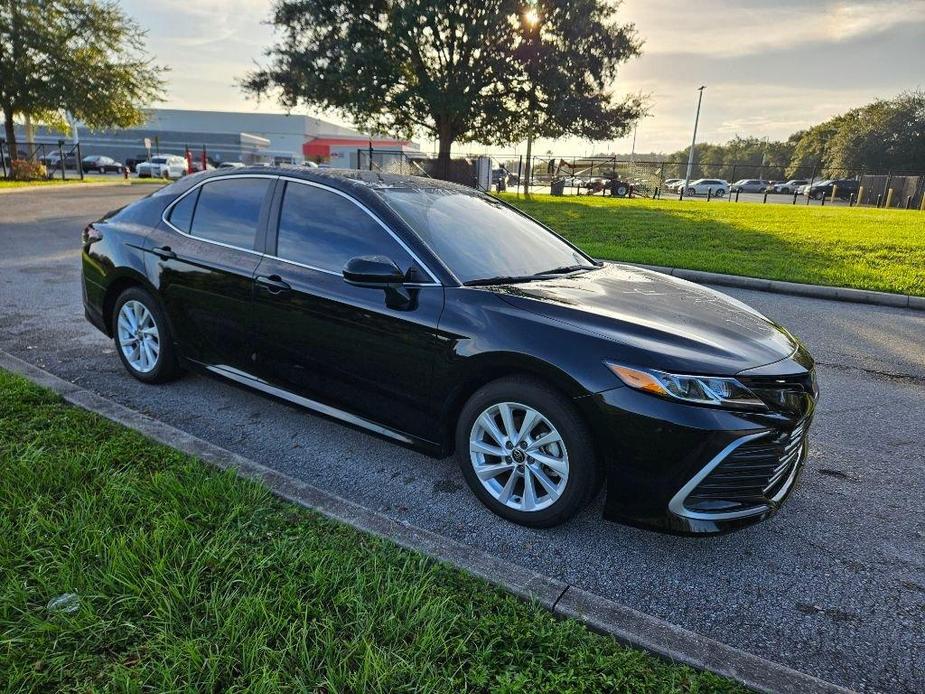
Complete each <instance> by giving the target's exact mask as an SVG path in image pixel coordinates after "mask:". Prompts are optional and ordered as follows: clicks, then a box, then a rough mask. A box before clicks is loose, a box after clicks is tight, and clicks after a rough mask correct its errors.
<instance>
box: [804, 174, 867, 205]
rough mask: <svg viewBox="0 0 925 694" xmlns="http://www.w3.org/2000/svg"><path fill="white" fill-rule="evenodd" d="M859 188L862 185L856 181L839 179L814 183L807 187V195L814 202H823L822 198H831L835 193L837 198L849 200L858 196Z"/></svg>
mask: <svg viewBox="0 0 925 694" xmlns="http://www.w3.org/2000/svg"><path fill="white" fill-rule="evenodd" d="M859 188H860V183H858V182H857V181H856V180H855V179H853V178H839V179H832V180H828V181H818V182H816V183H813V184H812V185H811V186H808V187H806V190H805V194H806V195H808V196H809V197H811V198H812V199H813V200H822V198H831V197H832V194H833V192H834V194H835V197H837V198H840V199H842V200H848V199H849V198H850V197H851V196H852V195H857V193H858V190H859Z"/></svg>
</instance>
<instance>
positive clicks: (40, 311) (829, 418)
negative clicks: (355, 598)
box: [0, 188, 925, 692]
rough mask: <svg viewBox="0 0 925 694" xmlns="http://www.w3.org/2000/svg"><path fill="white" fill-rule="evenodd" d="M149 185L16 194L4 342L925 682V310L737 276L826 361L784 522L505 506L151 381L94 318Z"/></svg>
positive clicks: (682, 610) (198, 425)
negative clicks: (648, 528)
mask: <svg viewBox="0 0 925 694" xmlns="http://www.w3.org/2000/svg"><path fill="white" fill-rule="evenodd" d="M140 194H143V192H141V191H139V190H137V189H128V190H126V189H125V188H92V189H85V190H80V191H77V190H44V191H40V192H28V193H16V194H12V195H3V196H0V240H2V244H3V252H2V253H0V349H4V350H6V351H9V352H11V353H13V354H15V355H17V356H19V357H21V358H23V359H26V360H27V361H30V362H32V363H34V364H37V365H39V366H42V367H44V368H46V369H48V370H50V371H52V372H53V373H55V374H57V375H59V376H62V377H64V378H67V379H70V380H72V381H74V382H76V383H79V384H81V385H82V386H83V387H85V388H88V389H90V390H93V391H96V392H98V393H101V394H103V395H106V396H108V397H111V398H114V399H115V400H118V401H119V402H121V403H123V404H125V405H128V406H130V407H133V408H135V409H138V410H141V411H143V412H145V413H147V414H149V415H152V416H155V417H159V418H161V419H163V420H164V421H167V422H169V423H170V424H172V425H173V426H176V427H179V428H181V429H184V430H186V431H189V432H191V433H193V434H195V435H197V436H200V437H202V438H205V439H207V440H209V441H212V442H214V443H216V444H218V445H221V446H225V447H226V448H229V449H232V450H234V451H236V452H239V453H241V454H243V455H246V456H249V457H251V458H253V459H255V460H257V461H259V462H261V463H263V464H264V465H269V466H272V467H275V468H278V469H280V470H282V471H284V472H286V473H288V474H291V475H294V476H297V477H299V478H302V479H304V480H306V481H308V482H310V483H312V484H314V485H317V486H319V487H321V488H324V489H326V490H328V491H331V492H333V493H336V494H339V495H341V496H344V497H347V498H350V499H352V500H354V501H356V502H359V503H361V504H363V505H365V506H367V507H370V508H375V509H378V510H381V511H383V512H385V513H388V514H390V515H392V516H394V517H395V518H399V519H401V520H403V521H407V522H410V523H413V524H416V525H418V526H421V527H425V528H428V529H430V530H433V531H436V532H439V533H444V534H446V535H449V536H452V537H453V538H455V539H457V540H459V541H462V542H464V543H468V544H470V545H472V546H473V547H477V548H479V549H482V550H485V551H488V552H494V553H496V554H498V555H499V556H502V557H506V558H508V559H510V560H512V561H514V562H517V563H519V564H521V565H524V566H528V567H531V568H533V569H536V570H538V571H541V572H544V573H546V574H549V575H552V576H555V577H558V578H560V579H562V580H565V581H567V582H569V583H572V584H573V585H577V586H580V587H582V588H585V589H588V590H591V591H594V592H597V593H599V594H601V595H604V596H606V597H608V598H612V599H614V600H616V601H618V602H621V603H623V604H625V605H628V606H630V607H633V608H636V609H638V610H642V611H644V612H647V613H649V614H652V615H656V616H658V617H661V618H664V619H667V620H670V621H672V622H674V623H676V624H679V625H681V626H684V627H687V628H689V629H693V630H695V631H697V632H700V633H702V634H705V635H708V636H710V637H712V638H715V639H719V640H721V641H724V642H726V643H728V644H731V645H733V646H737V647H739V648H742V649H745V650H747V651H750V652H752V653H755V654H757V655H760V656H763V657H765V658H768V659H770V660H774V661H777V662H780V663H784V664H786V665H789V666H791V667H794V668H797V669H799V670H803V671H804V672H808V673H810V674H813V675H816V676H818V677H822V678H824V679H827V680H830V681H832V682H836V683H839V684H842V685H846V686H849V687H852V688H856V689H861V690H871V691H884V692H904V691H905V692H911V691H919V692H921V691H925V647H923V639H925V513H923V502H922V500H923V498H925V443H923V435H925V313H920V312H919V313H917V312H913V311H907V310H902V309H886V308H875V307H866V306H857V305H852V304H843V303H834V302H827V301H820V300H813V299H802V298H796V297H788V296H781V295H772V294H763V293H759V292H749V291H744V290H736V291H732V292H730V293H731V294H734V295H735V296H737V297H738V298H740V299H743V300H745V301H748V302H750V303H751V304H753V305H754V306H756V307H757V308H759V309H760V310H762V311H763V312H765V313H766V314H767V315H769V316H771V317H772V318H775V319H777V320H779V321H781V322H782V323H784V324H785V325H787V326H789V327H790V328H791V330H793V331H794V332H795V333H796V334H797V335H799V336H801V337H802V338H803V339H804V340H805V341H806V342H807V343H808V345H809V347H810V348H811V350H812V352H813V353H814V354H815V356H816V357H817V359H818V361H819V365H820V366H819V380H820V383H821V388H822V400H821V402H820V405H819V410H818V416H817V418H816V424H815V431H814V433H813V436H812V446H813V447H812V453H811V455H810V458H809V462H808V469H807V471H806V474H804V476H803V479H802V483H801V485H800V486H799V488H798V489H797V490H796V492H795V493H794V494H793V495H792V496H791V498H790V500H789V502H788V503H787V505H786V506H785V508H784V510H783V511H782V512H781V513H780V514H779V515H778V516H777V517H776V518H774V519H773V520H771V521H770V522H767V523H764V524H761V525H759V526H756V527H753V528H750V529H747V530H745V531H742V532H739V533H736V534H733V535H727V536H723V537H718V538H709V539H687V538H677V537H669V536H662V535H657V534H654V533H650V532H645V531H641V530H635V529H632V528H627V527H624V526H620V525H616V524H610V523H605V522H603V521H602V520H601V519H600V513H601V500H600V499H599V500H598V501H597V503H596V505H594V506H593V507H592V508H590V509H588V510H587V511H586V512H584V513H583V514H581V515H580V516H579V517H578V518H576V519H575V520H574V521H572V522H571V523H569V524H567V525H566V526H564V527H560V528H556V529H553V530H546V531H540V530H528V529H524V528H519V527H517V526H514V525H510V524H507V523H504V522H503V521H501V520H499V519H498V518H496V517H494V516H493V515H491V514H490V513H488V512H487V511H485V510H484V509H483V508H482V507H481V506H480V505H479V504H478V502H477V501H476V500H475V499H474V498H473V497H472V495H471V494H470V493H469V491H468V489H467V488H466V487H465V486H464V482H463V480H462V477H461V475H460V473H459V472H458V470H457V469H456V467H455V465H454V464H453V463H452V462H451V461H449V460H445V461H434V460H431V459H428V458H425V457H423V456H420V455H418V454H416V453H413V452H409V451H407V450H405V449H403V448H399V447H396V446H394V445H392V444H390V443H387V442H385V441H382V440H379V439H377V438H373V437H371V436H369V435H367V434H365V433H361V432H357V431H354V430H352V429H349V428H346V427H344V426H341V425H339V424H336V423H333V422H330V421H327V420H325V419H322V418H320V417H317V416H314V415H311V414H306V413H305V412H303V411H299V410H296V409H293V408H291V407H288V406H286V405H283V404H280V403H277V402H275V401H271V400H268V399H265V398H263V397H260V396H258V395H255V394H252V393H249V392H245V391H242V390H239V389H237V388H235V387H233V386H231V385H229V384H226V383H223V382H220V381H218V380H214V379H209V378H204V377H199V376H188V377H186V378H184V379H182V380H180V381H178V382H176V383H173V384H170V385H167V386H157V387H154V386H144V385H142V384H140V383H139V382H137V381H135V380H134V379H132V378H130V377H129V376H128V375H127V374H125V372H124V371H123V370H122V368H121V365H120V364H119V361H118V359H117V357H116V355H115V353H114V351H113V346H112V344H111V343H110V342H108V341H107V340H106V339H105V338H104V337H103V336H102V335H101V334H99V333H98V332H96V331H95V330H94V329H93V328H91V327H90V325H89V324H88V323H86V322H85V321H84V319H83V315H82V308H81V304H80V287H79V280H80V275H79V255H78V237H79V233H80V230H81V229H82V228H83V226H84V225H85V224H86V223H87V222H88V221H91V220H92V219H94V218H95V217H97V216H99V215H100V213H102V212H104V211H106V210H109V209H112V208H115V207H118V206H120V205H123V204H125V203H127V202H128V201H130V200H131V199H133V198H134V197H135V196H138V195H140Z"/></svg>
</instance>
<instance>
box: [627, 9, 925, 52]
mask: <svg viewBox="0 0 925 694" xmlns="http://www.w3.org/2000/svg"><path fill="white" fill-rule="evenodd" d="M620 16H621V18H622V20H623V21H631V22H634V23H635V24H636V26H637V28H638V30H639V33H640V35H641V36H642V37H643V38H644V39H645V47H644V51H645V52H646V53H647V54H649V55H655V54H707V55H722V56H742V55H749V54H760V53H768V52H776V51H782V50H787V49H791V48H795V47H798V46H804V45H807V44H816V45H818V44H820V43H822V44H836V43H843V42H846V41H850V40H853V39H857V38H860V37H869V36H872V35H877V34H882V33H884V32H888V31H890V30H891V29H893V28H895V27H898V26H903V25H910V24H917V23H925V1H923V0H914V1H913V2H908V1H906V2H896V1H888V0H882V1H879V2H849V1H844V0H839V1H832V0H830V1H829V2H816V3H807V2H788V1H786V0H780V1H778V2H754V1H747V2H745V1H743V0H737V1H736V2H729V3H725V5H724V4H722V3H715V2H714V3H709V4H704V3H685V2H683V1H667V0H628V1H627V2H625V3H624V5H623V8H622V9H621V11H620Z"/></svg>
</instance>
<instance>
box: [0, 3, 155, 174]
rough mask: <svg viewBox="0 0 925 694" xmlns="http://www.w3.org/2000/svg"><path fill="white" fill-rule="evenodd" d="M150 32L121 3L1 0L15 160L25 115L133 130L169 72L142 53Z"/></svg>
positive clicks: (1, 52) (5, 91) (3, 73)
mask: <svg viewBox="0 0 925 694" xmlns="http://www.w3.org/2000/svg"><path fill="white" fill-rule="evenodd" d="M144 36H145V32H144V31H142V29H141V28H140V27H139V26H138V25H137V24H135V22H133V21H132V20H131V19H130V18H128V17H127V16H126V15H125V14H124V13H123V12H122V10H121V9H120V8H119V7H118V5H117V4H116V3H115V2H96V1H95V0H0V108H2V111H3V118H4V122H5V127H6V139H7V142H8V144H9V150H10V156H11V158H13V159H16V158H17V146H16V132H15V130H14V127H13V124H14V119H15V118H16V117H18V116H29V117H31V118H32V119H34V120H41V121H44V122H47V123H49V124H50V125H54V126H57V127H60V128H66V120H65V115H64V114H65V113H69V114H71V115H72V116H73V117H74V118H77V119H78V120H80V121H82V122H83V123H85V124H86V125H87V126H88V127H90V128H104V127H112V126H118V127H130V126H132V125H138V124H140V123H143V122H144V120H145V116H144V113H143V112H142V111H141V107H142V106H144V105H146V104H147V103H150V102H151V101H153V100H154V99H156V98H157V97H158V96H159V95H160V94H161V92H162V90H163V86H164V83H163V80H162V79H161V74H162V72H163V68H159V67H157V66H155V65H154V64H153V63H152V62H151V61H150V60H148V59H147V58H146V57H144V56H143V55H142V54H141V53H140V52H139V51H140V49H139V47H140V46H141V45H142V44H143V41H144Z"/></svg>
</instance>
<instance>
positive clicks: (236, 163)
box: [218, 161, 245, 169]
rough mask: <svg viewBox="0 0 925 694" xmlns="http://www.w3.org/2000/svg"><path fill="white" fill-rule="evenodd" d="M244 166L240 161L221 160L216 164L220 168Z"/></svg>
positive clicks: (240, 167)
mask: <svg viewBox="0 0 925 694" xmlns="http://www.w3.org/2000/svg"><path fill="white" fill-rule="evenodd" d="M244 166H245V164H244V162H242V161H223V162H222V163H221V164H219V165H218V168H220V169H243V168H244Z"/></svg>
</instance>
